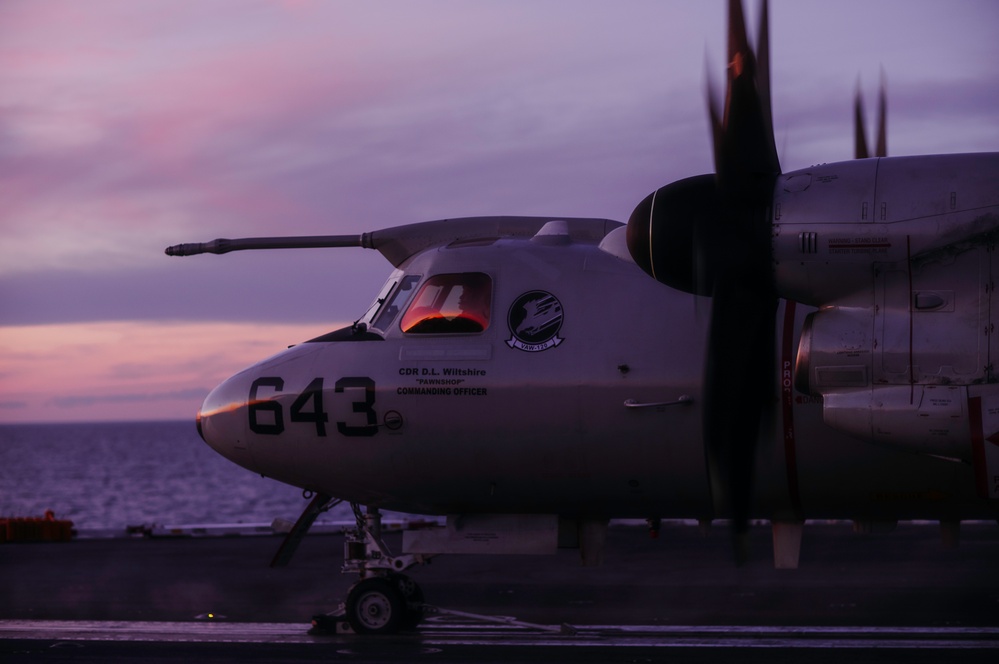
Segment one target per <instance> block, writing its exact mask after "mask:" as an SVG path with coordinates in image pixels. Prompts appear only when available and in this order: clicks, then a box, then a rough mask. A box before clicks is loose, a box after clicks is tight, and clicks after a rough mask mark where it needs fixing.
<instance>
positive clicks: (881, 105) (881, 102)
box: [874, 71, 888, 157]
mask: <svg viewBox="0 0 999 664" xmlns="http://www.w3.org/2000/svg"><path fill="white" fill-rule="evenodd" d="M887 113H888V100H887V94H886V93H885V73H884V71H882V72H881V89H880V90H879V91H878V142H877V148H876V150H875V152H874V156H875V157H887V156H888V120H887Z"/></svg>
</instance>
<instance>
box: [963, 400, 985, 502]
mask: <svg viewBox="0 0 999 664" xmlns="http://www.w3.org/2000/svg"><path fill="white" fill-rule="evenodd" d="M968 419H969V420H970V422H969V424H970V427H971V458H972V466H973V467H974V469H975V486H976V488H977V489H978V497H979V498H988V497H989V476H988V473H987V472H985V432H984V431H983V430H982V398H981V397H971V398H970V399H968Z"/></svg>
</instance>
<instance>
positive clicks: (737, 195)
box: [698, 0, 780, 563]
mask: <svg viewBox="0 0 999 664" xmlns="http://www.w3.org/2000/svg"><path fill="white" fill-rule="evenodd" d="M767 19H768V9H767V3H766V2H764V3H763V6H762V10H761V17H760V21H761V25H760V32H759V44H758V47H757V51H756V52H755V53H754V52H753V51H752V49H751V48H750V46H749V41H748V38H747V36H746V26H745V20H744V17H743V13H742V3H741V2H740V0H730V2H729V35H728V44H729V70H728V88H727V91H726V105H725V117H724V119H723V121H722V126H721V130H720V132H716V135H718V134H720V140H721V144H720V145H716V147H715V152H716V154H717V155H718V156H719V158H718V161H717V162H716V164H715V165H716V169H717V185H716V187H717V193H716V196H717V199H718V202H719V215H718V217H717V218H716V219H715V220H713V221H712V222H710V223H708V224H701V225H700V228H699V229H698V230H699V233H698V235H699V238H698V244H699V245H701V246H702V247H707V246H710V247H711V249H710V250H708V251H707V252H706V253H708V254H709V255H710V256H711V263H712V264H711V265H710V272H711V274H712V275H713V288H712V315H711V327H710V332H709V337H708V357H707V364H706V367H705V375H704V389H705V399H704V403H705V407H704V432H705V447H706V456H707V463H708V468H709V472H710V474H711V476H712V482H713V483H714V486H713V490H714V491H715V495H716V497H717V498H718V502H719V504H720V506H721V508H722V509H723V510H724V511H725V512H727V513H728V514H729V515H730V517H731V519H732V535H733V544H734V552H735V558H736V562H737V563H742V562H743V561H744V560H745V556H746V548H745V541H746V533H747V531H748V527H749V517H750V514H751V500H752V491H753V473H754V470H755V458H756V443H757V439H758V438H759V434H760V424H761V422H762V420H763V417H764V412H765V410H766V408H767V405H768V401H769V398H770V395H771V394H772V393H773V389H774V384H773V381H774V366H773V362H774V344H775V343H776V341H775V328H774V317H775V314H776V308H777V296H776V292H775V287H774V284H773V256H772V251H771V246H770V232H771V224H770V215H771V212H770V206H771V202H772V196H773V185H774V182H775V179H776V177H777V175H779V174H780V161H779V159H778V157H777V149H776V146H775V143H774V133H773V120H772V113H771V109H770V73H769V61H770V55H769V36H768V28H767Z"/></svg>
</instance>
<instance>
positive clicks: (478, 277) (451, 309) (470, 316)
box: [399, 272, 493, 334]
mask: <svg viewBox="0 0 999 664" xmlns="http://www.w3.org/2000/svg"><path fill="white" fill-rule="evenodd" d="M492 293H493V281H492V279H490V278H489V276H488V275H486V274H483V273H481V272H463V273H460V274H438V275H436V276H433V277H430V278H429V279H427V281H426V282H425V283H424V284H423V286H422V287H421V288H420V291H419V292H418V293H417V294H416V297H414V298H413V303H412V304H411V305H409V309H407V310H406V313H405V315H404V316H403V317H402V322H401V323H400V324H399V325H400V327H401V328H402V331H403V332H406V333H407V334H458V333H463V332H465V333H467V332H482V331H483V330H485V329H486V328H487V327H489V309H490V305H491V303H492Z"/></svg>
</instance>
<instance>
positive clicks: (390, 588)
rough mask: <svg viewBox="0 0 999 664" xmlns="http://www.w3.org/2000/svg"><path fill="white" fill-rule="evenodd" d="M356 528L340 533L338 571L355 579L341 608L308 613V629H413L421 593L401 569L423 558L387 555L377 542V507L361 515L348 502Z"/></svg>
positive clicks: (360, 631)
mask: <svg viewBox="0 0 999 664" xmlns="http://www.w3.org/2000/svg"><path fill="white" fill-rule="evenodd" d="M351 507H352V508H353V509H354V517H355V519H356V522H357V526H356V527H355V528H354V529H353V530H350V531H347V533H346V540H345V542H344V565H343V569H342V571H343V572H344V573H351V572H356V573H358V575H359V576H360V579H359V580H358V581H357V583H355V584H354V585H353V586H351V588H350V590H349V591H347V601H346V602H344V604H343V606H342V608H341V611H339V612H335V613H333V614H325V615H319V616H314V617H313V619H312V628H313V629H312V632H311V633H330V632H333V633H338V634H343V633H349V632H354V633H356V634H395V633H396V632H399V631H400V630H407V629H414V628H415V627H416V626H417V625H418V624H419V623H420V621H421V620H423V608H424V602H423V591H422V590H421V589H420V587H419V585H417V583H416V582H415V581H413V580H412V579H411V578H410V577H408V576H406V575H405V574H403V573H402V572H404V571H405V570H407V569H409V568H411V567H414V566H415V565H419V564H423V563H425V562H426V561H427V559H428V556H423V555H402V556H393V555H392V554H391V552H390V551H389V550H388V547H387V546H386V545H385V542H384V541H383V540H382V515H381V512H380V511H379V510H378V509H377V508H368V510H367V513H366V514H362V513H361V509H360V507H359V506H358V505H356V504H352V505H351Z"/></svg>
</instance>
